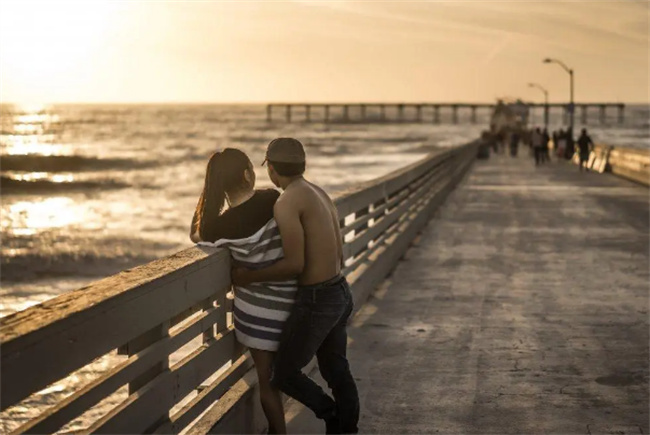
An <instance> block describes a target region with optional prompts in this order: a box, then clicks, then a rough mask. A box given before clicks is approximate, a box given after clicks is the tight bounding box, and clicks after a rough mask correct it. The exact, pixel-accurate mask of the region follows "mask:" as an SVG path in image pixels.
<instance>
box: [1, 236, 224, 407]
mask: <svg viewBox="0 0 650 435" xmlns="http://www.w3.org/2000/svg"><path fill="white" fill-rule="evenodd" d="M215 252H216V250H215V249H213V248H204V249H198V248H190V249H187V250H185V251H181V252H180V253H178V254H176V255H173V256H171V257H169V258H167V259H163V260H158V261H155V262H153V263H150V264H148V265H145V266H141V267H138V268H135V269H132V270H131V271H130V272H122V273H120V274H118V275H116V276H113V277H110V278H106V279H104V280H101V281H98V282H97V283H95V284H93V285H90V286H88V287H85V288H84V289H81V290H77V291H74V292H70V293H69V294H65V295H62V296H61V297H58V298H55V299H53V300H51V301H46V302H44V303H43V304H41V305H40V306H37V307H33V308H34V309H33V310H32V309H29V310H26V311H27V313H25V312H19V313H16V314H15V315H12V316H8V317H7V318H5V319H2V323H1V325H2V326H0V330H1V331H2V367H1V369H2V385H1V393H0V394H2V405H1V406H2V409H6V408H7V407H8V406H11V405H13V404H14V403H16V402H18V401H20V400H22V399H23V398H25V397H27V396H28V395H29V394H31V393H34V392H36V391H38V390H40V389H42V388H44V387H46V386H47V385H49V384H50V383H52V382H54V381H56V380H59V379H61V378H63V377H64V376H66V375H68V374H69V373H71V372H72V371H74V370H76V369H77V368H79V367H81V366H83V365H85V364H87V363H89V362H90V361H92V360H93V359H94V358H96V357H98V356H101V355H103V354H105V353H107V352H109V351H111V350H112V349H115V348H117V347H118V346H121V345H122V344H124V343H125V342H127V341H129V340H131V339H132V338H134V337H136V336H137V335H139V334H142V333H143V332H145V331H147V330H149V329H151V328H152V327H153V326H155V325H157V324H161V323H162V322H165V321H166V320H167V319H170V318H171V317H173V316H174V315H176V314H177V313H178V312H179V311H182V310H183V309H184V308H185V307H188V306H191V305H193V304H195V303H196V302H198V301H200V300H203V299H205V298H207V297H209V296H210V295H211V294H212V293H214V291H215V290H214V289H219V288H223V287H225V286H226V285H228V284H229V283H230V266H229V265H230V257H229V253H228V252H226V251H221V252H217V253H216V254H215V255H212V256H211V255H210V254H212V253H215ZM131 275H133V277H131ZM206 283H210V285H206ZM49 311H57V313H50V312H49ZM98 336H101V340H98V339H97V337H98ZM43 358H47V360H48V369H47V370H42V369H41V368H42V361H43Z"/></svg>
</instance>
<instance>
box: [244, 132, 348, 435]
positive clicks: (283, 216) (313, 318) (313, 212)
mask: <svg viewBox="0 0 650 435" xmlns="http://www.w3.org/2000/svg"><path fill="white" fill-rule="evenodd" d="M267 161H268V167H267V169H268V174H269V177H270V178H271V181H272V182H273V183H274V184H275V185H276V186H278V187H280V188H282V190H283V193H282V194H281V195H280V197H279V198H278V200H277V202H276V204H275V207H274V210H273V212H274V216H275V220H276V222H277V224H278V228H279V230H280V235H281V236H282V248H283V249H284V258H283V259H282V260H280V261H278V262H277V263H275V264H273V265H272V266H269V267H266V268H263V269H257V270H250V269H244V268H235V269H233V271H232V279H233V282H234V283H236V284H239V285H246V284H249V283H251V282H275V281H284V280H288V279H292V278H295V277H296V276H297V277H298V293H297V296H296V303H295V305H294V308H293V311H292V312H291V315H290V316H289V319H288V320H287V322H286V323H285V326H284V330H283V333H282V338H281V340H280V348H279V349H278V352H277V354H276V357H275V362H274V369H273V376H272V378H271V383H272V384H273V385H275V386H276V387H278V388H280V390H282V391H283V392H284V393H286V394H288V395H289V396H291V397H293V398H294V399H296V400H298V401H299V402H301V403H302V404H304V405H305V406H307V407H308V408H310V409H311V410H312V411H314V413H315V414H316V416H317V417H318V418H320V419H323V420H324V421H325V425H326V433H357V432H358V428H357V423H358V421H359V395H358V392H357V387H356V384H355V382H354V378H353V377H352V373H351V372H350V366H349V364H348V360H347V358H346V347H347V331H346V324H347V320H348V318H349V316H350V314H351V313H352V295H351V294H350V287H349V286H348V283H347V281H346V280H345V277H344V276H343V275H341V265H342V258H343V256H342V240H341V233H340V230H339V218H338V213H337V211H336V207H335V206H334V204H333V203H332V200H331V199H330V198H329V196H327V194H326V193H325V192H324V191H323V189H321V188H320V187H318V186H316V185H314V184H312V183H310V182H309V181H307V180H305V178H304V177H303V173H304V171H305V151H304V149H303V146H302V144H301V143H300V142H299V141H298V140H296V139H292V138H278V139H274V140H273V141H271V143H270V144H269V146H268V148H267V151H266V159H265V161H264V163H266V162H267ZM264 163H262V164H264ZM314 356H316V358H317V359H318V367H319V370H320V372H321V374H322V376H323V378H324V379H325V380H326V381H327V384H328V386H329V387H330V389H331V390H332V395H333V396H334V399H332V398H331V397H330V396H329V395H327V394H326V393H325V392H324V391H323V389H322V388H321V387H319V386H318V384H316V383H315V382H314V381H312V380H311V379H310V378H309V377H308V376H306V375H304V374H303V373H302V371H301V369H302V368H303V367H305V366H306V365H307V364H308V363H309V361H311V359H312V358H313V357H314Z"/></svg>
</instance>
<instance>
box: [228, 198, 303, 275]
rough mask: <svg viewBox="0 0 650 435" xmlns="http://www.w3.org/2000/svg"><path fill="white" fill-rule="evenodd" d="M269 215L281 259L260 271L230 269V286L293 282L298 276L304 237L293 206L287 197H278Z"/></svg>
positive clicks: (298, 214)
mask: <svg viewBox="0 0 650 435" xmlns="http://www.w3.org/2000/svg"><path fill="white" fill-rule="evenodd" d="M273 216H274V217H275V221H276V222H277V224H278V228H279V229H280V236H281V237H282V249H283V250H284V258H283V259H282V260H280V261H278V262H276V263H274V264H273V265H272V266H269V267H265V268H263V269H256V270H250V269H245V268H235V269H233V271H232V281H233V283H234V284H237V285H246V284H249V283H252V282H270V281H286V280H289V279H294V278H296V276H298V275H300V274H301V273H302V271H303V269H304V267H305V234H304V229H303V227H302V222H301V221H300V210H299V209H298V206H297V204H295V202H294V201H292V199H291V198H290V197H284V198H282V197H281V198H280V199H279V200H278V201H277V202H276V203H275V207H274V208H273Z"/></svg>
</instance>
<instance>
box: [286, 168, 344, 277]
mask: <svg viewBox="0 0 650 435" xmlns="http://www.w3.org/2000/svg"><path fill="white" fill-rule="evenodd" d="M285 202H290V203H291V205H292V208H293V209H297V210H298V212H299V213H300V222H301V224H302V227H303V231H304V241H305V264H304V269H303V271H302V273H301V274H300V276H299V277H298V283H299V284H300V285H310V284H317V283H321V282H323V281H327V280H328V279H330V278H332V277H335V276H336V275H338V274H339V273H340V271H341V256H342V252H341V233H340V230H339V224H338V214H337V211H336V207H335V206H334V204H333V203H332V200H331V199H330V198H329V196H327V194H326V193H325V191H323V189H321V188H320V187H318V186H316V185H314V184H312V183H310V182H308V181H307V180H304V179H299V180H296V181H295V182H292V183H291V184H290V185H289V186H288V187H287V189H286V190H285V192H284V193H283V194H282V196H281V198H280V200H279V204H278V205H279V206H282V204H283V203H285Z"/></svg>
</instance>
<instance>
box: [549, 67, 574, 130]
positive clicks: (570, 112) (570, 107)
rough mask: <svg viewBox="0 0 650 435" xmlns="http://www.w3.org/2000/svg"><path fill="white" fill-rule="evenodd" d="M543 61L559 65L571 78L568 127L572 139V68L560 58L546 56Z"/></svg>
mask: <svg viewBox="0 0 650 435" xmlns="http://www.w3.org/2000/svg"><path fill="white" fill-rule="evenodd" d="M544 63H556V64H558V65H560V66H561V67H562V68H564V70H565V71H566V72H568V73H569V76H570V78H571V101H570V103H569V127H570V128H571V136H572V139H573V112H574V107H573V70H572V69H571V68H569V67H568V66H566V65H565V64H564V62H562V61H561V60H557V59H551V58H548V57H547V58H546V59H544Z"/></svg>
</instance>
